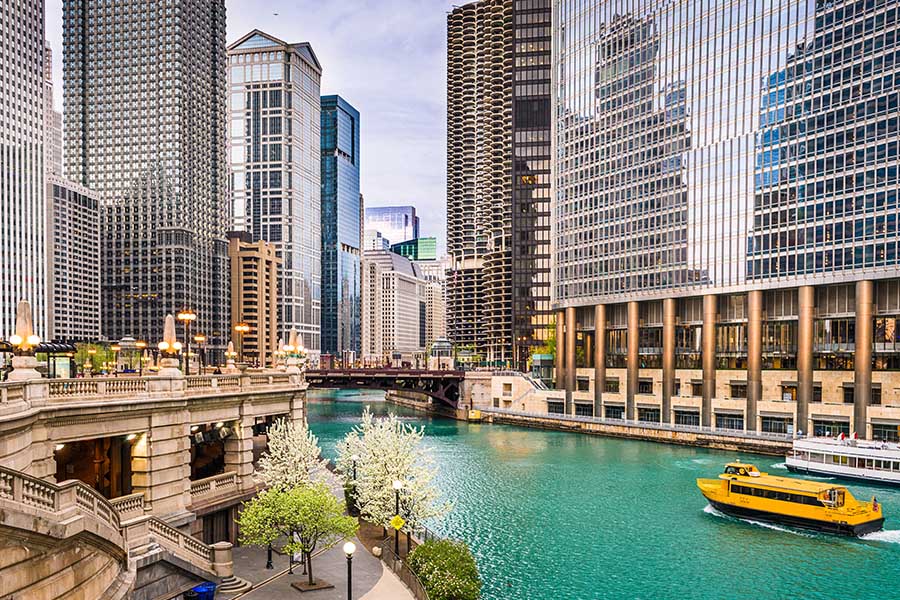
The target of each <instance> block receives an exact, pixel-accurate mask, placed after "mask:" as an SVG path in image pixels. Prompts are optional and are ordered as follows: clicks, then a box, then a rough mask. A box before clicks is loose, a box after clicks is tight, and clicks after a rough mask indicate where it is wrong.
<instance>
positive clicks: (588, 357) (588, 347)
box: [584, 334, 594, 367]
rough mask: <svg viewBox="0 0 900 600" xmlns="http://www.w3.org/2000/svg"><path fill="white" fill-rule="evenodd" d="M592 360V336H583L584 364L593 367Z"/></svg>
mask: <svg viewBox="0 0 900 600" xmlns="http://www.w3.org/2000/svg"><path fill="white" fill-rule="evenodd" d="M593 362H594V336H592V335H587V334H585V336H584V366H585V367H593V366H594V365H593Z"/></svg>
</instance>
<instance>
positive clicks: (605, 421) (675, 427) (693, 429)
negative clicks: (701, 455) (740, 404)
mask: <svg viewBox="0 0 900 600" xmlns="http://www.w3.org/2000/svg"><path fill="white" fill-rule="evenodd" d="M481 412H482V413H487V414H492V413H493V414H501V415H510V416H518V417H526V418H537V419H552V420H555V421H564V422H571V423H596V424H598V425H616V426H624V427H634V428H641V429H656V430H661V431H679V432H685V433H705V434H713V435H719V436H725V437H734V438H755V439H761V440H773V441H779V442H790V441H792V440H793V437H794V436H793V435H791V434H789V433H772V432H768V431H746V430H743V429H722V428H717V427H716V428H714V427H704V426H702V425H679V424H673V423H659V422H656V421H639V420H637V419H610V418H606V417H590V416H582V415H561V414H553V413H538V412H529V411H520V410H511V409H508V408H495V407H486V408H481Z"/></svg>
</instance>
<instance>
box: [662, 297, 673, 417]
mask: <svg viewBox="0 0 900 600" xmlns="http://www.w3.org/2000/svg"><path fill="white" fill-rule="evenodd" d="M675 313H676V300H675V298H666V299H665V300H663V332H662V378H663V379H662V408H661V410H660V411H659V420H660V422H662V423H671V422H672V396H674V395H675Z"/></svg>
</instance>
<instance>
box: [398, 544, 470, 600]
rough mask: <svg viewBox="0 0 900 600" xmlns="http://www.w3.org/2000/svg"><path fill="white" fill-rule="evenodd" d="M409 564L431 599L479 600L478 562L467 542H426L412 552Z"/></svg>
mask: <svg viewBox="0 0 900 600" xmlns="http://www.w3.org/2000/svg"><path fill="white" fill-rule="evenodd" d="M408 564H409V568H410V569H412V572H413V573H415V574H416V576H417V577H418V578H419V581H421V582H422V585H424V586H425V590H426V591H427V592H428V598H429V599H430V600H478V598H479V597H480V596H481V577H479V576H478V566H477V565H476V564H475V557H474V556H472V552H471V551H470V550H469V547H468V546H467V545H466V543H465V542H454V541H451V540H432V541H428V542H425V543H424V544H422V545H420V546H418V547H416V549H415V550H413V551H412V553H410V555H409V559H408Z"/></svg>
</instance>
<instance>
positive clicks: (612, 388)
mask: <svg viewBox="0 0 900 600" xmlns="http://www.w3.org/2000/svg"><path fill="white" fill-rule="evenodd" d="M605 391H606V393H607V394H618V393H619V380H618V379H608V378H607V380H606V390H605Z"/></svg>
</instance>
